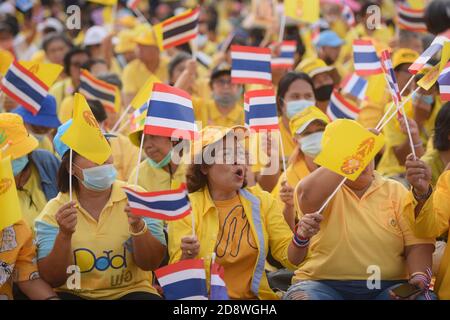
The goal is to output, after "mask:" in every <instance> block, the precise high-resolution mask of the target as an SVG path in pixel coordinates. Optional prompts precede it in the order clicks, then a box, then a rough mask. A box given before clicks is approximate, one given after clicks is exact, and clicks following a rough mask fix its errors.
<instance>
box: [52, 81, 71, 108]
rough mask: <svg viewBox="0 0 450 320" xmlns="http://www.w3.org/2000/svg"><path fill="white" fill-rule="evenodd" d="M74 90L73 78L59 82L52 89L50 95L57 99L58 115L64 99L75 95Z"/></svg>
mask: <svg viewBox="0 0 450 320" xmlns="http://www.w3.org/2000/svg"><path fill="white" fill-rule="evenodd" d="M74 90H75V88H74V86H73V84H72V79H71V78H66V79H64V80H61V81H58V82H56V83H55V84H54V85H53V86H52V87H51V88H50V90H49V93H50V94H51V95H52V96H54V97H55V100H56V111H57V112H58V115H59V110H60V108H61V104H62V102H63V100H64V98H65V97H67V96H71V95H73V93H74Z"/></svg>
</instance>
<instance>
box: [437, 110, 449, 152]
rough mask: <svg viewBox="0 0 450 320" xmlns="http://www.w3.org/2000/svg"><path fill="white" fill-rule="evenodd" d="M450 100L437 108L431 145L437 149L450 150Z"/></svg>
mask: <svg viewBox="0 0 450 320" xmlns="http://www.w3.org/2000/svg"><path fill="white" fill-rule="evenodd" d="M449 135H450V102H447V103H446V104H444V105H443V106H442V108H441V110H439V113H438V115H437V117H436V122H435V127H434V137H433V146H434V148H435V149H437V150H439V151H447V150H450V141H449Z"/></svg>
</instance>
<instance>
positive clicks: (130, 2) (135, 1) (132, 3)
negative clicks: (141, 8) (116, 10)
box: [127, 0, 141, 10]
mask: <svg viewBox="0 0 450 320" xmlns="http://www.w3.org/2000/svg"><path fill="white" fill-rule="evenodd" d="M139 2H141V0H127V8H130V9H131V10H136V9H137V7H138V5H139Z"/></svg>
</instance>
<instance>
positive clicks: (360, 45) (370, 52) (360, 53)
mask: <svg viewBox="0 0 450 320" xmlns="http://www.w3.org/2000/svg"><path fill="white" fill-rule="evenodd" d="M353 60H354V64H355V72H356V74H357V75H359V76H370V75H375V74H380V73H383V69H382V67H381V62H380V59H379V58H378V56H377V52H376V50H375V47H374V46H373V43H372V41H370V40H355V41H353Z"/></svg>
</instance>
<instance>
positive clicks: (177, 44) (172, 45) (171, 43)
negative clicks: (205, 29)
mask: <svg viewBox="0 0 450 320" xmlns="http://www.w3.org/2000/svg"><path fill="white" fill-rule="evenodd" d="M196 36H197V34H191V35H190V36H187V37H184V38H181V39H178V40H177V41H173V42H169V43H166V44H165V45H163V48H164V49H170V48H173V47H176V46H179V45H180V44H183V43H186V42H188V41H189V40H191V39H194V38H195V37H196ZM169 39H170V38H169Z"/></svg>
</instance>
